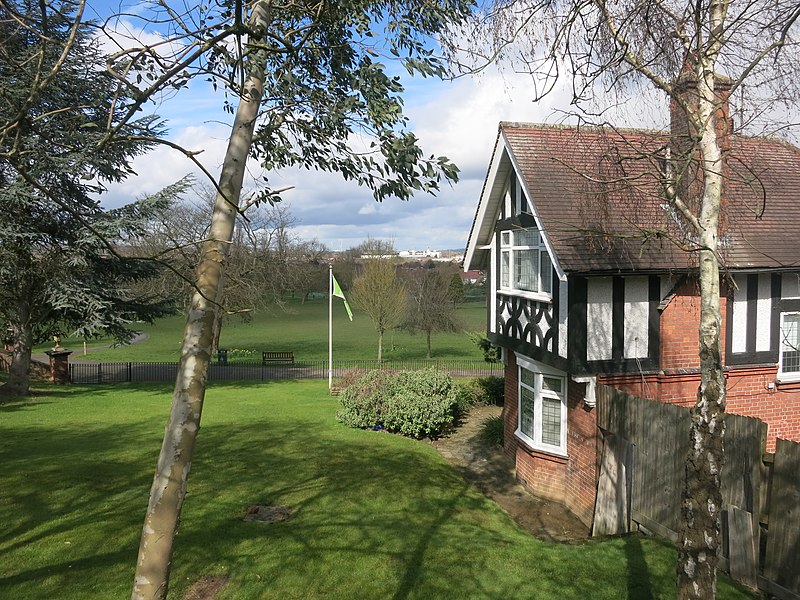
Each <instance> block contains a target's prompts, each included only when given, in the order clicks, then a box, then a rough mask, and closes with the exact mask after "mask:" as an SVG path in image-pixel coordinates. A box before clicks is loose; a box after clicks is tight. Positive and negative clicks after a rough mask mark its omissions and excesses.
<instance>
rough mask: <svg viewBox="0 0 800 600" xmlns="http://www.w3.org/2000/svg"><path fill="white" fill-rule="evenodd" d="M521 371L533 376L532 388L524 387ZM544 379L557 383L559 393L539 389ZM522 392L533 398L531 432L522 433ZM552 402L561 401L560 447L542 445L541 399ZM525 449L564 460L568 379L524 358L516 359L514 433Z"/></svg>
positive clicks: (541, 387)
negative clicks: (546, 453)
mask: <svg viewBox="0 0 800 600" xmlns="http://www.w3.org/2000/svg"><path fill="white" fill-rule="evenodd" d="M523 370H525V371H528V372H530V373H531V374H532V375H533V381H534V386H533V387H531V386H530V385H528V384H526V383H523V376H522V375H523ZM544 378H552V379H558V380H559V381H560V383H561V386H560V387H561V392H560V393H559V392H554V391H551V390H549V389H547V388H546V386H544V385H542V384H543V382H544ZM523 391H529V392H531V393H532V394H533V401H534V406H533V431H532V432H530V431H528V432H526V431H523V424H522V416H523V415H522V402H523ZM543 398H551V399H557V400H559V401H560V407H561V410H560V419H561V420H560V429H559V431H560V433H561V435H560V436H559V444H558V445H554V444H547V443H544V442H543V441H542V399H543ZM514 433H515V435H516V436H517V438H519V439H520V440H521V441H522V442H524V443H525V445H527V446H529V447H530V448H531V449H533V450H540V451H542V452H548V453H550V454H557V455H559V456H567V376H566V374H565V373H562V372H560V371H556V370H554V369H551V368H549V367H546V366H545V365H542V364H539V363H535V362H532V361H531V360H530V359H527V358H526V357H523V356H520V355H517V429H516V431H515V432H514Z"/></svg>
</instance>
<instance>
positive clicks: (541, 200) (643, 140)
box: [468, 122, 800, 272]
mask: <svg viewBox="0 0 800 600" xmlns="http://www.w3.org/2000/svg"><path fill="white" fill-rule="evenodd" d="M728 139H729V143H730V151H729V153H728V155H727V160H728V163H727V171H726V179H725V191H724V200H723V202H724V215H723V216H722V220H721V222H722V229H723V231H722V236H721V244H720V246H721V254H722V259H723V262H724V265H725V266H726V267H728V268H731V269H746V268H762V267H797V266H800V150H798V149H797V148H795V147H794V146H792V145H790V144H788V143H785V142H782V141H779V140H774V139H765V138H748V137H743V136H738V135H732V136H729V138H728ZM668 143H669V136H668V135H667V134H665V133H664V132H655V131H643V130H612V129H601V128H580V129H578V128H567V127H553V126H548V125H539V124H530V123H505V122H504V123H501V124H500V135H499V137H498V141H497V144H498V147H496V148H495V151H494V155H493V163H494V162H495V161H497V162H498V164H499V163H501V162H503V160H505V161H506V162H508V163H510V164H513V165H514V167H515V168H516V170H517V171H518V173H519V176H520V178H521V181H522V185H523V188H524V189H525V190H526V192H527V194H528V195H529V197H530V198H531V199H532V200H533V204H534V205H535V207H536V212H537V213H538V215H539V217H540V219H541V222H542V225H543V227H544V230H545V232H546V235H547V237H548V238H549V240H550V243H551V245H552V248H553V251H554V252H555V254H556V258H557V260H558V263H559V265H560V267H561V268H562V269H563V270H565V271H579V272H588V271H629V270H644V271H661V270H672V269H674V270H684V269H688V268H692V267H693V266H694V264H695V262H694V261H695V255H694V253H691V252H689V253H687V252H684V251H682V250H681V249H679V248H678V247H677V246H676V245H675V244H674V243H673V241H672V240H682V241H684V242H686V241H689V242H691V239H692V237H691V232H690V231H689V230H688V229H687V228H686V226H685V225H684V224H683V223H682V220H681V219H680V218H679V217H678V216H677V215H675V214H674V212H673V211H672V210H671V209H670V208H668V207H667V205H666V203H665V196H664V193H663V183H662V180H663V173H664V171H665V165H666V162H665V155H666V154H665V153H666V148H667V146H668ZM506 170H507V169H504V168H502V167H498V166H497V165H493V166H490V170H489V174H488V175H487V181H486V182H485V183H484V192H483V195H482V197H481V206H479V207H478V215H477V216H476V222H475V224H473V230H472V233H471V234H470V242H469V243H470V245H471V246H474V247H473V249H472V250H473V251H474V250H475V248H479V247H480V246H481V245H483V244H487V243H488V239H486V238H487V234H489V235H490V233H489V232H490V229H491V228H490V227H488V225H489V223H487V222H483V223H480V222H478V221H479V220H480V219H483V220H484V221H486V220H487V219H492V218H493V215H496V210H492V206H491V205H492V204H493V203H498V202H499V201H500V200H499V198H497V197H496V196H498V195H499V193H501V192H497V190H498V189H499V187H500V186H498V185H497V183H498V182H497V181H489V178H490V177H492V176H493V175H494V176H495V177H497V176H499V175H500V174H502V173H504V172H505V171H506ZM484 205H488V206H484ZM468 255H469V256H471V254H470V249H468Z"/></svg>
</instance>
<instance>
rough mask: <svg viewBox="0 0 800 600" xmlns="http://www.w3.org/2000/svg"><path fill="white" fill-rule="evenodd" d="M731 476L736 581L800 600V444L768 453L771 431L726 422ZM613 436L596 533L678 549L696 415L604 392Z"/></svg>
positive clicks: (726, 559) (602, 413)
mask: <svg viewBox="0 0 800 600" xmlns="http://www.w3.org/2000/svg"><path fill="white" fill-rule="evenodd" d="M724 419H725V464H724V467H723V470H722V475H721V483H722V497H723V518H722V532H723V547H722V560H721V561H720V565H721V567H722V568H723V569H724V570H727V571H728V572H729V573H730V575H731V577H732V578H733V579H734V580H736V581H739V582H741V583H743V584H745V585H747V586H749V587H751V588H754V589H755V588H759V589H761V590H764V591H766V592H768V593H769V594H772V595H774V596H776V597H777V598H781V599H784V600H800V444H797V443H795V442H790V441H786V440H778V443H777V448H776V450H775V453H774V454H771V453H770V454H767V453H766V452H765V451H764V448H765V441H766V433H767V425H766V423H764V422H762V421H760V420H759V419H754V418H750V417H742V416H738V415H731V414H726V415H725V417H724ZM597 423H598V426H599V427H600V428H601V429H602V431H603V433H604V448H603V455H602V458H601V468H600V475H599V482H598V496H597V509H596V511H595V532H596V533H599V534H603V533H615V532H622V531H629V530H630V529H631V527H633V526H638V527H640V528H645V529H648V530H650V531H652V532H654V533H656V534H658V535H661V536H664V537H668V538H670V539H672V540H673V541H677V540H678V533H677V532H678V530H679V519H680V501H681V493H682V490H683V481H684V473H685V471H684V463H685V457H686V454H687V452H688V450H689V436H688V431H689V423H690V416H689V410H688V409H686V408H683V407H679V406H674V405H670V404H663V403H660V402H654V401H651V400H644V399H642V398H636V397H634V396H631V395H629V394H626V393H624V392H620V391H619V390H616V389H614V388H611V387H607V386H598V397H597Z"/></svg>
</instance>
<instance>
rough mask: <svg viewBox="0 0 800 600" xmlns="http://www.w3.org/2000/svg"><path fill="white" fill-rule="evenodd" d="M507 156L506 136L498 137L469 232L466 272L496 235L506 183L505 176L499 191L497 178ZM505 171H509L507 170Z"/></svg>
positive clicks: (465, 262) (506, 160) (465, 261)
mask: <svg viewBox="0 0 800 600" xmlns="http://www.w3.org/2000/svg"><path fill="white" fill-rule="evenodd" d="M507 154H508V147H507V144H506V141H505V136H503V135H502V134H500V135H498V136H497V142H496V143H495V147H494V152H492V162H491V163H490V164H489V169H488V171H487V173H486V179H485V180H484V182H483V190H482V191H481V198H480V200H479V202H478V209H477V213H476V216H475V221H474V222H473V223H472V230H471V231H470V232H469V242H468V243H467V251H466V252H465V253H464V270H465V271H470V270H471V269H472V266H473V265H472V262H473V260H474V259H475V253H476V251H478V250H483V249H485V248H487V247H488V246H490V245H491V237H492V235H493V234H494V224H495V222H496V221H497V211H498V209H499V202H500V200H501V199H502V197H503V189H502V188H503V184H504V183H505V176H503V179H504V181H503V182H501V185H500V186H499V187H500V190H499V191H497V188H498V185H497V183H498V182H497V178H498V174H500V173H502V171H503V170H502V169H501V165H502V164H503V163H504V162H506V163H507V162H508V159H507V158H506V157H507ZM505 170H506V171H507V169H505ZM487 217H488V218H489V219H490V220H491V221H490V223H487V222H486V219H487ZM487 230H488V231H487Z"/></svg>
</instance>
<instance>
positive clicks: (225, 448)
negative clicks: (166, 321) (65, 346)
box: [0, 382, 751, 600]
mask: <svg viewBox="0 0 800 600" xmlns="http://www.w3.org/2000/svg"><path fill="white" fill-rule="evenodd" d="M326 392H327V390H326V386H325V384H324V383H323V382H289V383H272V384H261V385H253V386H245V385H230V386H226V385H215V386H213V387H211V388H210V389H209V390H208V393H207V398H206V407H205V410H204V415H203V428H202V430H201V432H200V436H199V440H198V444H197V450H196V459H195V461H194V465H193V468H192V474H191V479H190V484H189V494H188V496H187V500H186V504H185V507H184V512H183V521H182V525H181V529H180V533H179V535H178V538H177V542H176V548H175V556H174V560H173V572H172V586H171V591H170V598H172V599H176V600H177V599H179V598H182V597H183V595H184V594H185V592H186V590H187V589H188V587H189V586H190V585H191V584H192V583H193V582H194V581H196V580H198V579H199V578H200V577H202V576H206V575H224V576H227V577H229V582H228V584H227V586H226V587H225V589H224V591H223V592H222V593H221V594H220V595H219V596H218V599H219V600H232V599H237V600H248V599H257V598H276V599H277V598H280V599H285V598H304V599H309V598H311V599H313V598H333V599H340V598H341V599H351V598H367V599H369V598H376V599H383V598H393V599H412V598H413V599H417V598H419V599H431V598H436V599H444V600H447V599H451V598H452V599H463V598H502V599H504V600H508V599H511V600H513V599H517V598H519V599H522V598H525V599H541V600H551V599H553V598H559V599H565V600H569V599H575V600H585V599H586V598H592V599H593V600H612V599H614V600H616V599H619V598H629V599H642V600H645V599H647V600H656V599H662V598H663V599H667V598H674V596H675V584H674V580H675V577H674V571H675V560H676V555H675V551H674V550H673V549H672V548H671V547H670V546H668V545H667V544H665V543H662V542H659V541H656V540H652V539H640V538H638V537H624V538H617V539H608V540H603V541H595V542H590V543H582V544H551V543H544V542H541V541H538V540H536V539H535V538H533V537H531V536H530V535H528V534H527V533H525V532H524V531H522V530H521V529H519V528H518V527H517V526H516V525H515V524H514V523H513V522H512V520H511V519H510V518H509V516H508V515H507V514H506V513H504V512H503V511H502V510H500V509H499V508H498V507H497V506H496V505H495V504H494V503H492V502H491V501H489V500H488V499H487V498H486V497H484V496H483V495H481V494H480V493H479V492H477V491H476V490H475V489H474V488H472V487H471V486H470V485H468V484H467V483H466V482H465V481H464V479H463V478H462V477H461V476H460V475H458V474H457V473H456V472H455V471H454V470H453V469H452V468H451V467H450V466H449V465H448V464H446V463H445V462H444V461H443V459H442V458H441V457H440V456H439V455H438V453H437V452H436V451H435V450H434V449H433V448H432V447H431V446H429V445H427V444H425V443H424V442H417V441H413V440H409V439H405V438H400V437H397V436H392V435H389V434H385V433H379V432H370V431H361V430H353V429H348V428H346V427H344V426H343V425H341V424H339V423H337V422H336V420H335V418H334V413H335V410H336V401H335V399H332V398H330V397H329V396H328V395H327V393H326ZM169 404H170V393H169V391H168V388H165V387H157V386H144V385H138V386H132V385H128V386H116V387H102V386H92V387H86V388H82V387H77V386H76V387H72V388H48V389H47V391H46V393H44V394H41V395H39V396H37V397H35V399H34V400H33V401H30V402H23V403H13V404H9V405H3V406H0V489H2V490H3V492H2V494H0V522H2V523H3V527H2V529H0V556H2V560H0V597H3V598H14V599H15V600H33V599H39V598H59V599H61V598H63V599H81V600H84V599H87V598H103V599H105V598H123V597H127V596H128V595H129V594H130V586H131V582H132V578H133V568H134V563H135V557H136V552H137V547H138V537H139V531H140V528H141V522H142V518H143V514H144V509H145V506H146V504H147V497H148V492H149V486H150V481H151V477H152V470H153V467H154V465H155V461H156V456H157V454H158V450H159V446H160V440H161V436H162V433H163V426H164V421H165V419H166V414H167V412H168V410H169ZM252 504H266V505H286V506H289V507H291V508H292V510H293V511H294V512H293V516H292V518H291V519H289V520H288V521H285V522H282V523H276V524H271V525H268V524H263V523H244V522H243V521H242V516H243V513H244V510H245V507H247V506H248V505H252ZM750 597H751V596H749V595H747V594H746V593H743V592H741V591H738V590H737V589H735V588H734V587H732V586H731V585H730V584H729V583H728V582H727V580H724V579H723V581H721V583H720V586H719V592H718V598H720V599H721V600H735V599H744V598H750Z"/></svg>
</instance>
